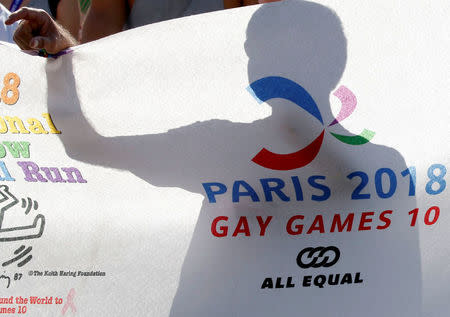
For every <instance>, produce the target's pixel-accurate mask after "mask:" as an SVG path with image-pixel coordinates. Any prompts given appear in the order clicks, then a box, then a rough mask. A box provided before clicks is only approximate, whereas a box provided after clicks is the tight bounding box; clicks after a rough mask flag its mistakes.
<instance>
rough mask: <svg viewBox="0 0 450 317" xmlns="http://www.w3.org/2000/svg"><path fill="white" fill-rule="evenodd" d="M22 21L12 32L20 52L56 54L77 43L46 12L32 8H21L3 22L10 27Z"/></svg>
mask: <svg viewBox="0 0 450 317" xmlns="http://www.w3.org/2000/svg"><path fill="white" fill-rule="evenodd" d="M19 20H22V21H21V22H20V24H19V26H18V27H17V29H16V31H15V32H14V41H15V42H16V43H17V45H18V46H19V47H20V48H21V49H22V50H40V49H45V50H46V51H47V52H48V53H50V54H56V53H58V52H60V51H62V50H64V49H66V48H69V47H71V46H75V45H77V41H76V40H75V39H74V38H73V37H72V36H71V35H70V33H69V32H68V31H66V30H65V29H64V28H63V27H62V26H61V25H59V24H58V23H57V22H56V21H55V20H53V19H52V17H50V15H48V13H47V12H45V11H43V10H38V9H32V8H21V9H20V10H18V11H16V12H14V13H12V14H11V15H10V16H9V18H8V19H7V20H6V21H5V24H7V25H11V24H13V23H14V22H17V21H19Z"/></svg>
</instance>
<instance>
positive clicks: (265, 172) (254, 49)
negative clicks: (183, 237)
mask: <svg viewBox="0 0 450 317" xmlns="http://www.w3.org/2000/svg"><path fill="white" fill-rule="evenodd" d="M346 49H347V45H346V38H345V36H344V33H343V30H342V26H341V22H340V20H339V18H338V17H337V16H336V14H335V13H334V12H333V11H332V10H330V9H329V8H326V7H324V6H322V5H319V4H315V3H310V2H303V1H285V2H281V3H275V4H267V5H263V6H262V7H260V8H259V9H258V10H257V11H256V12H255V13H254V15H253V16H252V18H251V20H250V22H249V25H248V29H247V40H246V43H245V50H246V52H247V55H248V57H249V62H248V77H249V83H250V84H251V83H253V82H255V81H257V80H260V79H261V78H266V77H268V76H278V77H283V78H286V79H289V80H291V81H293V82H295V83H297V84H299V85H301V86H302V87H303V88H304V89H305V90H306V91H307V92H308V93H309V94H310V96H311V97H312V98H313V99H314V101H315V103H316V104H317V106H318V108H319V109H320V113H321V116H322V119H323V125H321V124H320V123H319V122H318V121H317V120H314V118H312V116H311V115H309V114H308V113H306V112H305V111H302V110H301V109H300V108H298V107H297V106H296V105H293V104H292V103H291V102H289V101H287V100H280V99H273V100H269V101H268V102H267V104H269V105H270V106H271V107H272V115H271V116H269V117H267V118H264V119H261V120H256V121H254V122H252V123H235V122H230V121H225V120H210V121H205V122H198V123H195V124H191V125H188V126H184V127H181V128H176V129H173V130H169V131H168V132H167V133H161V134H152V135H139V136H120V137H103V136H101V135H99V134H98V133H97V132H96V131H95V130H93V128H92V127H91V126H90V124H89V123H88V122H87V120H86V119H85V118H84V117H83V114H82V112H81V110H80V105H79V102H78V103H77V102H76V101H77V100H78V99H77V96H76V89H75V87H76V85H75V82H76V79H75V78H73V76H72V77H71V76H70V73H71V71H72V69H71V60H70V57H68V56H66V57H63V60H62V62H61V63H62V66H61V67H60V68H59V69H57V70H55V69H51V68H50V67H48V68H47V76H48V77H47V79H48V83H49V84H48V87H49V92H48V107H49V112H50V113H52V114H53V116H54V121H55V123H56V125H57V126H58V128H59V129H61V130H62V131H63V133H62V134H61V135H59V137H60V138H61V140H62V142H63V144H64V146H65V149H66V152H67V154H68V155H69V156H70V157H71V158H73V159H76V160H80V161H84V162H89V163H91V164H95V165H100V166H106V167H113V168H119V169H124V170H129V171H131V172H132V173H133V174H135V175H136V176H138V177H140V178H141V179H143V180H145V181H147V182H148V183H150V184H152V185H155V186H164V187H166V186H168V187H179V188H182V189H185V190H188V191H191V192H195V193H200V194H202V195H204V196H205V199H204V201H203V205H202V209H201V211H200V214H199V217H198V221H197V224H196V227H195V231H194V234H193V237H192V240H191V242H190V246H189V249H188V252H187V255H186V257H185V260H184V264H183V268H182V272H181V276H180V281H179V286H178V290H177V293H176V296H175V299H174V301H173V305H172V309H171V316H254V315H258V316H275V315H285V314H292V313H295V314H296V315H299V316H311V315H312V314H314V315H315V316H330V317H331V316H333V317H335V316H346V317H349V316H355V317H356V316H358V317H360V316H380V315H387V316H420V315H421V269H420V253H419V240H418V233H417V231H415V230H414V229H412V228H410V227H409V223H408V219H409V218H408V217H407V213H408V211H410V210H412V209H414V208H415V206H416V202H415V198H414V197H409V196H407V188H408V183H406V180H404V179H400V176H399V174H400V172H402V171H404V170H405V169H406V168H407V167H406V165H405V162H404V160H403V158H402V156H401V155H400V154H399V153H398V152H396V151H395V150H393V149H391V148H388V147H384V146H380V145H375V144H371V143H367V144H364V145H361V146H353V145H347V144H344V143H342V142H340V141H339V140H337V139H336V138H334V137H332V136H331V135H330V134H329V133H328V132H329V131H331V127H330V128H328V127H326V126H327V125H328V123H330V122H332V121H333V119H334V116H333V115H332V112H331V109H330V101H329V99H330V94H331V93H332V92H333V91H334V90H335V88H336V86H337V84H338V83H339V80H340V77H341V76H342V73H343V71H344V68H345V64H346V59H347V53H346ZM118 54H119V53H118ZM61 76H65V78H66V81H64V80H61V78H62V77H61ZM114 78H120V76H116V77H114V76H112V78H105V80H106V81H108V80H115V79H114ZM243 88H244V87H243ZM62 92H64V93H62ZM70 98H72V99H73V100H74V101H75V104H74V105H71V106H73V108H71V109H65V110H61V109H58V107H60V105H61V104H64V101H65V100H67V99H70ZM333 98H334V97H333ZM255 102H256V101H255ZM238 106H239V107H245V105H238ZM68 114H69V115H68ZM324 126H325V135H324V140H323V144H322V146H321V149H320V152H319V153H318V155H317V157H315V159H314V161H312V162H311V163H310V164H309V165H307V166H305V167H302V168H298V169H293V170H288V171H276V170H271V169H266V168H264V167H262V166H259V165H257V164H255V163H253V162H252V161H251V159H252V157H253V156H254V155H255V154H256V153H258V152H259V151H260V150H261V149H262V148H263V147H267V148H270V149H271V150H272V151H273V152H277V153H289V152H293V151H296V150H298V149H299V148H302V147H305V146H307V145H308V144H310V143H311V142H312V141H313V140H314V138H316V137H317V136H318V135H319V134H320V133H321V131H322V130H323V129H324ZM369 128H370V127H369ZM332 129H333V130H332V132H336V133H339V134H342V135H352V133H350V132H348V131H345V129H344V128H343V127H341V126H339V125H334V126H333V127H332ZM381 168H389V169H391V170H392V171H394V172H395V173H396V174H397V178H398V179H399V180H398V188H397V192H396V193H395V195H393V196H392V197H390V198H389V199H383V198H379V197H378V196H377V194H376V191H375V186H374V185H373V177H374V174H375V171H377V170H379V169H381ZM355 171H362V172H365V173H367V175H368V176H369V179H370V180H369V181H370V184H368V185H367V187H365V189H364V191H363V192H361V193H366V192H367V193H370V194H371V198H370V199H360V200H352V199H351V198H350V197H351V195H352V192H353V191H354V190H355V188H356V187H357V186H358V184H359V182H358V178H354V179H352V180H349V179H348V177H347V176H348V175H349V174H351V173H352V172H355ZM312 175H323V176H325V177H326V179H325V180H323V181H321V182H322V183H323V184H326V185H327V186H328V187H329V188H330V189H331V195H330V197H329V199H328V200H326V202H320V201H314V200H312V199H311V197H312V196H313V195H320V193H321V192H320V191H318V190H317V188H311V187H310V186H308V182H307V179H308V177H310V176H312ZM294 176H297V177H298V179H299V180H300V182H301V183H302V186H303V189H304V192H303V194H304V200H303V201H301V200H299V199H298V197H297V198H296V192H295V189H294V187H293V186H292V185H291V186H288V185H286V187H285V188H283V193H284V194H285V195H286V196H287V197H289V199H290V200H289V201H283V199H282V198H281V197H280V196H279V195H275V194H273V197H272V201H270V202H265V200H267V197H266V193H265V192H264V190H263V188H262V186H261V182H260V180H261V179H266V180H267V179H274V178H276V179H282V180H284V181H285V182H286V184H287V183H288V182H289V181H290V180H291V179H292V177H294ZM237 180H244V181H246V182H247V183H248V184H250V185H251V186H252V188H253V189H254V191H255V193H256V195H257V197H258V198H259V200H260V202H255V201H253V200H254V199H255V197H254V196H251V195H250V194H249V195H247V196H244V195H242V196H240V197H239V202H232V197H231V196H232V194H231V192H232V187H233V183H234V182H235V181H237ZM211 182H220V183H222V184H226V186H227V188H228V191H227V192H226V193H224V194H223V195H217V200H216V202H212V201H211V199H210V198H209V197H207V196H206V194H205V188H204V187H203V185H202V184H204V183H211ZM383 182H384V181H383ZM383 184H384V183H383ZM272 185H273V184H272ZM384 185H386V184H384ZM386 186H388V185H386ZM400 188H402V189H405V191H406V194H404V193H403V192H401V191H400ZM215 189H217V188H215ZM239 190H240V191H241V192H245V191H246V190H247V191H248V188H247V189H246V188H244V187H241V188H240V189H239ZM385 210H392V211H393V213H392V215H390V220H391V224H390V226H389V227H388V228H386V229H376V228H375V227H376V226H380V225H382V224H383V223H382V222H380V221H379V216H380V213H381V212H383V211H385ZM363 212H373V216H372V217H371V218H372V219H373V220H372V222H370V223H366V224H365V225H364V224H363V226H362V227H364V226H370V227H371V228H372V229H371V230H362V231H358V230H357V228H358V226H359V225H360V218H361V214H362V213H363ZM336 213H340V214H342V215H344V216H346V215H347V214H349V213H354V215H355V222H354V224H353V230H351V232H347V231H344V232H334V233H330V232H325V233H320V232H318V230H316V231H314V232H313V233H311V234H306V232H305V231H306V230H307V227H308V223H309V224H311V222H312V221H313V219H314V218H315V216H316V215H317V214H322V215H323V216H324V223H325V227H326V228H329V227H330V222H331V219H332V217H333V215H334V214H336ZM299 214H301V215H303V216H304V217H305V218H304V220H303V224H304V225H305V229H304V232H303V233H302V234H300V235H296V236H294V235H288V234H287V233H286V223H287V222H288V220H289V219H290V218H291V217H292V216H295V215H299ZM218 216H226V217H229V222H228V224H229V225H230V228H229V230H230V231H233V230H234V227H233V225H234V226H235V225H236V223H237V220H238V219H239V217H241V216H247V217H248V219H249V227H250V228H251V230H256V229H255V228H259V227H258V223H257V220H256V216H261V217H263V218H264V219H266V217H268V216H273V219H272V220H271V223H270V227H268V232H267V234H266V236H264V237H260V236H259V234H258V231H257V230H256V231H253V232H252V235H251V236H250V237H246V236H240V237H236V238H232V237H229V236H228V237H224V238H217V237H214V236H213V235H212V234H211V224H212V222H213V220H214V219H215V218H216V217H218ZM223 224H225V223H223ZM232 224H233V225H232ZM327 230H329V229H327ZM229 234H230V233H229ZM319 246H324V247H326V246H336V247H337V248H338V249H339V250H340V253H341V254H340V259H339V261H338V262H337V263H336V264H335V265H333V266H332V267H328V268H323V267H321V268H308V269H302V268H300V267H299V266H298V265H297V263H296V258H297V255H298V253H299V252H300V251H301V250H302V249H305V248H307V247H319ZM345 273H351V274H352V276H353V277H354V276H355V274H356V273H360V276H361V279H362V280H363V282H362V283H352V284H349V283H346V284H339V285H334V286H333V285H332V286H330V285H325V286H324V288H320V287H317V286H314V285H312V286H303V279H304V276H312V279H314V276H317V275H320V274H323V275H325V276H327V278H328V276H329V275H330V274H334V276H336V274H340V276H341V277H342V276H343V275H344V274H345ZM268 277H271V278H273V279H276V278H277V277H281V278H283V281H284V282H286V279H287V277H293V281H294V284H295V287H292V288H285V289H262V288H261V286H262V284H263V281H264V280H265V279H266V278H268Z"/></svg>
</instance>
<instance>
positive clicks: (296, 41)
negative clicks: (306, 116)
mask: <svg viewBox="0 0 450 317" xmlns="http://www.w3.org/2000/svg"><path fill="white" fill-rule="evenodd" d="M245 50H246V52H247V55H248V57H249V62H248V77H249V82H250V83H252V82H253V81H255V80H258V79H260V78H263V77H266V76H281V77H286V78H288V79H291V80H293V81H295V82H297V83H298V84H300V85H301V86H303V87H304V88H305V89H306V90H307V91H308V92H309V93H310V94H311V95H312V96H313V98H315V99H316V98H318V99H320V100H316V102H317V103H322V102H324V100H322V99H324V98H325V97H326V98H327V100H328V96H329V94H330V91H331V90H333V88H334V87H335V86H336V85H337V83H338V82H339V79H340V78H341V76H342V73H343V71H344V69H345V64H346V59H347V41H346V38H345V36H344V33H343V30H342V25H341V22H340V20H339V18H338V17H337V15H336V14H335V13H334V12H333V11H332V10H331V9H329V8H327V7H324V6H322V5H320V4H317V3H311V2H306V1H299V0H285V1H282V2H277V3H270V4H266V5H263V6H262V7H261V8H259V9H258V10H257V11H256V12H255V13H254V15H253V16H252V18H251V20H250V22H249V25H248V28H247V41H246V43H245Z"/></svg>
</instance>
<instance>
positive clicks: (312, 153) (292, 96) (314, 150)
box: [247, 76, 375, 171]
mask: <svg viewBox="0 0 450 317" xmlns="http://www.w3.org/2000/svg"><path fill="white" fill-rule="evenodd" d="M247 90H248V91H249V92H250V93H251V94H252V95H253V96H254V97H255V99H256V100H257V101H258V103H263V102H266V101H268V100H270V99H273V98H281V99H286V100H289V101H291V102H293V103H294V104H296V105H297V106H299V107H300V108H302V109H303V110H305V111H306V112H308V113H309V114H311V115H312V116H313V117H314V118H315V119H317V120H318V121H319V122H320V123H321V124H322V125H324V124H323V119H322V115H321V114H320V111H319V108H318V107H317V104H316V102H315V101H314V99H313V98H312V97H311V95H310V94H309V93H308V92H307V91H306V90H305V89H304V88H303V87H302V86H300V85H299V84H297V83H295V82H293V81H292V80H289V79H287V78H283V77H275V76H271V77H264V78H261V79H259V80H257V81H255V82H253V83H252V84H251V85H250V86H249V87H248V88H247ZM334 95H335V96H336V97H337V98H339V100H340V101H341V104H342V107H341V110H340V111H339V114H338V115H337V116H336V118H335V119H334V120H333V121H332V122H331V123H330V124H329V125H328V127H331V126H333V125H335V124H337V123H339V122H341V121H343V120H344V119H346V118H348V117H349V116H350V115H351V114H352V113H353V111H354V110H355V108H356V104H357V102H356V97H355V95H354V94H353V93H352V92H351V91H350V90H349V89H348V88H346V87H345V86H341V87H339V89H338V90H336V91H335V92H334ZM330 134H331V135H332V136H334V137H335V138H336V139H338V140H339V141H341V142H343V143H346V144H350V145H361V144H365V143H367V142H369V141H370V140H371V139H372V138H373V137H374V135H375V132H372V131H369V130H367V129H364V130H363V132H361V133H360V134H359V135H355V136H346V135H341V134H336V133H332V132H330ZM324 135H325V127H324V129H323V130H322V132H321V133H320V135H319V136H318V137H317V138H316V139H314V141H312V142H311V143H310V144H309V145H307V146H306V147H304V148H302V149H300V150H298V151H296V152H293V153H289V154H278V153H274V152H271V151H269V150H267V149H266V148H263V149H262V150H261V151H259V153H258V154H256V155H255V157H253V159H252V161H253V162H254V163H256V164H258V165H260V166H262V167H265V168H269V169H273V170H279V171H287V170H292V169H296V168H300V167H303V166H306V165H308V164H309V163H311V162H312V161H313V160H314V159H315V157H316V156H317V154H319V151H320V148H321V146H322V143H323V138H324Z"/></svg>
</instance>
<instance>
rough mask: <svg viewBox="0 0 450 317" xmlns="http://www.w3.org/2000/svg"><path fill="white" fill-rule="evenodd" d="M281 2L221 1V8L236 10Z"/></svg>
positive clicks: (274, 0) (266, 0)
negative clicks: (254, 5)
mask: <svg viewBox="0 0 450 317" xmlns="http://www.w3.org/2000/svg"><path fill="white" fill-rule="evenodd" d="M276 1H281V0H223V6H224V8H225V9H231V8H238V7H244V6H249V5H253V4H262V3H268V2H276Z"/></svg>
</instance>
